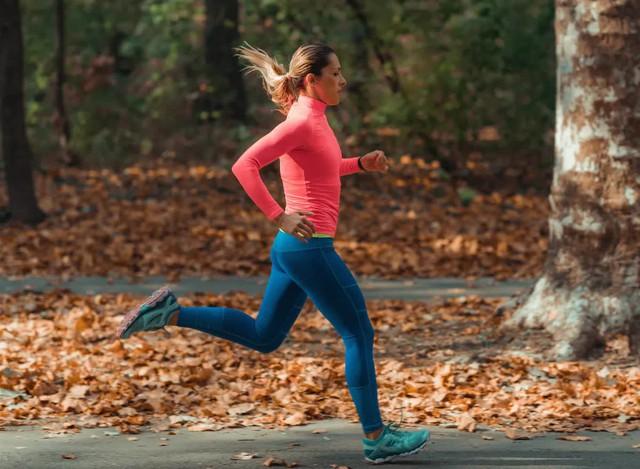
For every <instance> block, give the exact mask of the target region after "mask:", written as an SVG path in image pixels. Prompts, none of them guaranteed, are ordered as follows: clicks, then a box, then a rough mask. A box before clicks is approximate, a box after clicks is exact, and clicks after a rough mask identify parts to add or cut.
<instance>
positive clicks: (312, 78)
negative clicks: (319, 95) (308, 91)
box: [304, 73, 316, 88]
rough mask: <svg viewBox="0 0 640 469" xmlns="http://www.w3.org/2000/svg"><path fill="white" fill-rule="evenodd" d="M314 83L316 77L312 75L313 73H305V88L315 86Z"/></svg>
mask: <svg viewBox="0 0 640 469" xmlns="http://www.w3.org/2000/svg"><path fill="white" fill-rule="evenodd" d="M315 81H316V77H315V76H314V75H313V73H307V74H306V75H305V76H304V86H305V88H306V87H308V86H313V85H315Z"/></svg>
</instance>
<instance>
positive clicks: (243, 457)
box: [231, 452, 260, 461]
mask: <svg viewBox="0 0 640 469" xmlns="http://www.w3.org/2000/svg"><path fill="white" fill-rule="evenodd" d="M258 457H260V456H259V455H258V453H247V452H242V453H238V454H234V455H233V456H231V459H234V460H242V461H245V460H248V459H253V458H258Z"/></svg>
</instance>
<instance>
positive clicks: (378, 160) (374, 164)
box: [360, 150, 390, 173]
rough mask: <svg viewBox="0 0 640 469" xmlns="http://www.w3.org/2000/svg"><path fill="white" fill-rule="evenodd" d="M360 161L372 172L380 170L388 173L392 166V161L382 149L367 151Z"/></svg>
mask: <svg viewBox="0 0 640 469" xmlns="http://www.w3.org/2000/svg"><path fill="white" fill-rule="evenodd" d="M360 162H361V163H362V166H363V167H364V169H365V170H367V171H370V172H373V171H378V172H381V173H386V172H387V170H388V169H389V166H390V161H389V160H388V159H387V157H386V156H385V154H384V152H383V151H382V150H374V151H372V152H370V153H367V154H366V155H364V156H363V157H362V158H361V159H360Z"/></svg>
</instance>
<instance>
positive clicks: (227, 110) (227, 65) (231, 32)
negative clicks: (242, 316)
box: [204, 0, 247, 119]
mask: <svg viewBox="0 0 640 469" xmlns="http://www.w3.org/2000/svg"><path fill="white" fill-rule="evenodd" d="M205 8H206V24H205V33H204V47H205V62H206V64H207V68H208V69H209V70H210V73H209V76H208V78H209V81H210V84H211V87H212V90H210V95H211V98H212V109H213V110H219V112H221V114H222V115H224V116H229V117H234V118H236V119H244V117H245V114H246V107H247V106H246V98H245V91H244V83H243V81H242V74H241V73H240V64H239V63H238V58H237V57H236V56H235V55H234V54H233V47H235V46H236V45H237V44H236V43H237V41H238V19H239V18H238V16H239V15H238V0H206V1H205Z"/></svg>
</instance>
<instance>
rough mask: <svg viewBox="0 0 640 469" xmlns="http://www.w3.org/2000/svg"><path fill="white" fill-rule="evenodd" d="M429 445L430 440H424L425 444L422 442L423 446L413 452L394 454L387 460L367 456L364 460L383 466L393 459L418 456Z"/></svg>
mask: <svg viewBox="0 0 640 469" xmlns="http://www.w3.org/2000/svg"><path fill="white" fill-rule="evenodd" d="M427 443H429V438H427V439H426V440H424V442H422V444H421V445H420V446H418V447H416V448H414V449H412V450H411V451H407V452H406V453H400V454H392V455H391V456H387V457H386V458H378V459H369V458H367V457H366V456H365V457H364V460H365V461H367V462H369V463H372V464H382V463H385V462H389V461H391V460H392V459H393V458H398V457H401V456H409V455H411V454H416V453H417V452H418V451H420V450H421V449H423V448H424V447H425V446H427Z"/></svg>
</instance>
